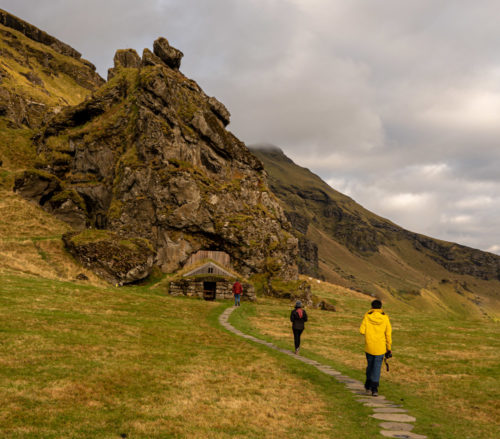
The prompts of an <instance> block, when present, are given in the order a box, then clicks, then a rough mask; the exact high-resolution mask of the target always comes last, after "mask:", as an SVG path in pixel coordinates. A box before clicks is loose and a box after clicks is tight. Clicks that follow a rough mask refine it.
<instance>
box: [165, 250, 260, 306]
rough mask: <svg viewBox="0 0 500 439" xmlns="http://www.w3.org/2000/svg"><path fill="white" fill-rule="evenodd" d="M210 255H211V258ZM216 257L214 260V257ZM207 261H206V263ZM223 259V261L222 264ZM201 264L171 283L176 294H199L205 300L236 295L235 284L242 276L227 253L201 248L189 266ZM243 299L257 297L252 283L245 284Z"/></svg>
mask: <svg viewBox="0 0 500 439" xmlns="http://www.w3.org/2000/svg"><path fill="white" fill-rule="evenodd" d="M208 255H210V256H211V258H209V259H207V256H208ZM214 256H215V258H214V259H212V258H213V257H214ZM203 261H204V263H203ZM219 261H223V262H224V264H222V263H221V262H219ZM197 263H201V265H198V266H194V267H193V268H192V269H191V270H189V271H187V272H186V273H184V274H183V275H182V276H180V277H179V278H177V279H176V280H172V281H171V282H170V285H169V293H170V294H171V295H172V296H198V297H200V298H203V299H205V300H216V299H231V298H233V284H234V282H236V280H237V278H238V275H237V273H235V272H233V271H232V270H231V269H230V268H229V267H230V258H229V255H228V254H227V253H224V252H213V251H199V252H198V253H196V254H195V255H193V256H191V257H190V258H189V260H188V263H187V264H186V266H188V267H189V266H190V265H194V264H197ZM242 286H243V294H242V299H247V300H251V301H254V300H255V290H254V288H253V286H252V285H251V284H248V283H243V282H242Z"/></svg>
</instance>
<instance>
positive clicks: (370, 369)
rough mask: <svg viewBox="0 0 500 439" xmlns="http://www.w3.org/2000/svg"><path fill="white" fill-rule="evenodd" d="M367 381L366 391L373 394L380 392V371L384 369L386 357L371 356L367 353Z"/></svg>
mask: <svg viewBox="0 0 500 439" xmlns="http://www.w3.org/2000/svg"><path fill="white" fill-rule="evenodd" d="M365 354H366V363H367V366H366V381H365V389H367V390H371V391H372V392H378V384H379V382H380V371H381V369H382V361H383V360H384V355H383V354H382V355H371V354H368V353H366V352H365Z"/></svg>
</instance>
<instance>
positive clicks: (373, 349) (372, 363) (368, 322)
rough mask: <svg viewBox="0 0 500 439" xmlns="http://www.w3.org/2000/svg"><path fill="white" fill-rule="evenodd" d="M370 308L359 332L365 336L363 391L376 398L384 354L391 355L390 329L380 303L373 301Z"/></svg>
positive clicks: (389, 323)
mask: <svg viewBox="0 0 500 439" xmlns="http://www.w3.org/2000/svg"><path fill="white" fill-rule="evenodd" d="M371 307H372V309H371V310H370V311H368V312H367V313H366V314H365V316H364V318H363V322H362V323H361V327H360V328H359V332H360V333H361V334H363V335H364V336H365V354H366V362H367V367H366V381H365V389H366V391H367V392H371V393H372V396H378V386H379V382H380V370H381V369H382V361H383V360H384V355H385V354H386V353H387V354H391V345H392V328H391V322H390V321H389V316H388V315H387V314H386V313H385V312H384V311H383V310H382V302H381V301H380V300H374V301H373V302H372V304H371Z"/></svg>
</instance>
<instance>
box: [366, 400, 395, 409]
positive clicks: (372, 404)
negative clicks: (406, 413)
mask: <svg viewBox="0 0 500 439" xmlns="http://www.w3.org/2000/svg"><path fill="white" fill-rule="evenodd" d="M363 405H364V406H365V407H372V408H375V407H377V408H383V407H387V408H389V407H391V408H396V407H401V406H399V405H396V404H388V403H386V402H385V401H380V402H365V403H364V404H363Z"/></svg>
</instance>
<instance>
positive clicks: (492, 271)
mask: <svg viewBox="0 0 500 439" xmlns="http://www.w3.org/2000/svg"><path fill="white" fill-rule="evenodd" d="M251 150H252V152H253V153H254V154H255V155H256V156H257V157H258V158H259V159H261V160H262V162H263V163H264V167H265V169H266V171H267V172H268V183H269V185H270V187H271V189H272V191H273V193H274V194H276V196H277V197H278V198H279V199H280V200H281V202H282V205H283V207H284V209H285V212H286V214H287V217H288V218H289V219H290V221H291V222H292V224H293V226H294V228H295V230H296V234H297V235H298V236H299V237H300V238H301V240H302V242H305V244H304V245H302V246H301V250H302V249H303V248H306V249H307V248H311V247H313V248H314V247H315V246H317V254H318V259H317V266H316V261H315V260H314V259H309V260H308V261H307V260H306V264H303V270H302V271H303V272H304V273H306V274H310V275H313V276H314V275H315V274H317V275H318V277H322V278H324V279H326V280H328V281H330V282H333V283H337V284H339V285H343V286H346V287H350V288H353V289H356V290H358V291H362V292H365V293H368V294H372V295H377V296H381V297H383V298H388V299H390V298H395V299H398V300H403V301H405V302H408V303H411V304H413V305H415V306H417V307H429V308H431V309H433V308H435V307H444V308H445V309H448V310H449V311H453V312H457V313H472V314H478V315H481V314H483V315H484V314H492V315H498V312H499V310H500V281H499V276H500V256H497V255H494V254H491V253H487V252H482V251H480V250H475V249H472V248H468V247H465V246H462V245H459V244H454V243H450V242H444V241H440V240H437V239H433V238H429V237H427V236H423V235H419V234H417V233H413V232H410V231H408V230H405V229H403V228H401V227H399V226H397V225H396V224H394V223H392V222H391V221H389V220H387V219H385V218H382V217H379V216H377V215H375V214H374V213H372V212H370V211H368V210H366V209H364V208H363V207H362V206H360V205H359V204H357V203H356V202H354V201H353V200H352V199H351V198H349V197H347V196H345V195H343V194H341V193H340V192H338V191H336V190H334V189H333V188H331V187H330V186H329V185H328V184H326V183H325V182H324V181H323V180H321V179H320V178H319V177H318V176H317V175H315V174H313V173H312V172H311V171H310V170H308V169H306V168H303V167H300V166H298V165H297V164H295V163H294V162H293V161H292V160H290V159H289V158H288V157H286V155H285V154H284V153H283V152H282V151H281V150H280V149H278V148H275V147H260V148H259V147H257V146H256V147H252V148H251ZM311 253H312V252H305V253H304V252H302V254H301V256H302V258H303V259H307V258H308V256H309V257H310V255H311ZM304 267H305V270H304Z"/></svg>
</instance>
